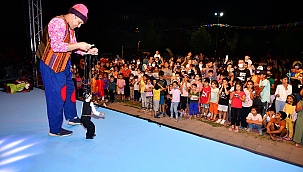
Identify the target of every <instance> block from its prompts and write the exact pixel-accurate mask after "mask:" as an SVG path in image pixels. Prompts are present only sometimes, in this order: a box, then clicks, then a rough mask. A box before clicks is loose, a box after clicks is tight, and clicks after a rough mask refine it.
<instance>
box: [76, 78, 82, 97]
mask: <svg viewBox="0 0 303 172" xmlns="http://www.w3.org/2000/svg"><path fill="white" fill-rule="evenodd" d="M76 89H77V98H78V97H79V96H80V95H81V94H82V93H81V92H80V91H82V90H81V89H82V79H81V77H80V75H79V73H76Z"/></svg>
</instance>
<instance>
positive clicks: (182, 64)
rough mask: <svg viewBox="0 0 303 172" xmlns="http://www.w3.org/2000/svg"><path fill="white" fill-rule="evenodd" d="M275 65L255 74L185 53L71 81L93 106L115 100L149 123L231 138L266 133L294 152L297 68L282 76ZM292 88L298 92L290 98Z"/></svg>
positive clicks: (300, 127)
mask: <svg viewBox="0 0 303 172" xmlns="http://www.w3.org/2000/svg"><path fill="white" fill-rule="evenodd" d="M103 60H104V59H103ZM275 63H277V62H274V61H272V60H271V59H269V60H268V61H267V63H266V65H262V66H260V67H258V68H255V67H254V66H253V64H252V61H251V60H250V58H249V57H245V59H243V60H242V59H240V60H239V61H238V63H236V62H233V61H228V60H227V59H226V60H222V61H219V60H214V59H207V58H204V57H203V56H202V57H201V56H195V57H191V53H190V52H189V53H188V55H187V56H186V57H185V58H176V59H174V58H173V57H171V58H170V59H164V58H161V56H159V53H156V54H155V56H154V57H153V56H151V57H149V58H144V59H140V58H138V59H133V60H132V61H130V62H126V61H124V60H122V59H120V58H116V59H114V60H113V61H109V60H108V61H102V60H101V63H100V64H99V63H98V66H99V67H98V66H94V71H92V75H93V78H92V79H91V80H90V81H86V80H85V78H83V79H82V80H81V79H80V77H79V75H78V74H76V76H75V81H76V86H77V89H78V90H80V89H81V88H84V89H89V88H91V91H92V92H93V95H94V101H95V103H100V104H101V105H103V106H106V104H107V103H108V102H109V103H112V102H114V101H115V100H121V101H124V100H127V101H129V100H131V101H137V102H141V106H142V108H141V109H142V112H145V113H149V114H150V115H151V116H153V117H155V118H160V117H161V115H162V117H166V116H168V119H175V121H176V122H177V121H178V120H179V119H180V118H184V119H190V120H191V119H201V120H208V121H212V122H215V123H218V124H222V125H227V126H229V130H230V131H234V132H239V130H241V129H245V130H247V131H253V130H254V129H256V130H257V132H258V133H259V134H260V135H262V134H264V132H266V133H267V134H269V135H270V137H271V138H272V139H273V140H276V139H279V140H281V139H285V140H293V141H294V142H295V143H296V146H297V147H300V144H302V143H303V111H302V108H303V101H302V100H301V97H303V89H302V87H301V86H302V83H303V80H302V74H303V72H302V65H301V63H297V64H294V67H295V69H296V71H300V72H296V73H294V72H292V73H291V72H290V73H285V72H283V71H280V70H279V69H277V66H278V65H277V64H275ZM100 66H101V67H100ZM102 66H104V67H103V69H102ZM264 66H267V68H266V69H265V67H264ZM275 66H276V67H275ZM297 66H299V67H297ZM93 72H94V73H93ZM286 74H287V75H286ZM278 76H281V77H280V78H278ZM279 81H280V83H279ZM297 81H298V83H297V84H296V85H294V83H296V82H297ZM81 82H82V83H81ZM88 85H90V87H88ZM294 86H295V87H297V88H299V91H296V92H293V91H292V90H293V89H292V88H293V87H294ZM262 130H263V131H262Z"/></svg>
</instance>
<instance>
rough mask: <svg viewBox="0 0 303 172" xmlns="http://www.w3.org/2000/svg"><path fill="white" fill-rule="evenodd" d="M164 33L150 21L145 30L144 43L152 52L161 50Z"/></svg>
mask: <svg viewBox="0 0 303 172" xmlns="http://www.w3.org/2000/svg"><path fill="white" fill-rule="evenodd" d="M162 40H163V33H162V31H161V30H160V29H159V28H158V27H157V26H155V25H154V22H153V21H150V22H149V24H148V26H147V27H145V28H144V35H143V42H144V45H145V46H146V48H148V49H149V50H150V51H155V50H157V49H159V48H160V47H161V45H162Z"/></svg>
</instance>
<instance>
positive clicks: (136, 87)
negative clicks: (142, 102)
mask: <svg viewBox="0 0 303 172" xmlns="http://www.w3.org/2000/svg"><path fill="white" fill-rule="evenodd" d="M139 88H140V86H139V81H138V76H137V75H136V76H135V77H134V100H135V101H136V102H137V101H139V99H140V91H139Z"/></svg>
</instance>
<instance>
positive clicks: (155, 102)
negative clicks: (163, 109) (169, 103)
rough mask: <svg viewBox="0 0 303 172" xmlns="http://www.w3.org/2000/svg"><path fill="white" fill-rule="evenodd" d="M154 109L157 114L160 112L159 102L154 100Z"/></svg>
mask: <svg viewBox="0 0 303 172" xmlns="http://www.w3.org/2000/svg"><path fill="white" fill-rule="evenodd" d="M153 109H154V111H156V112H158V111H159V100H154V104H153Z"/></svg>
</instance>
